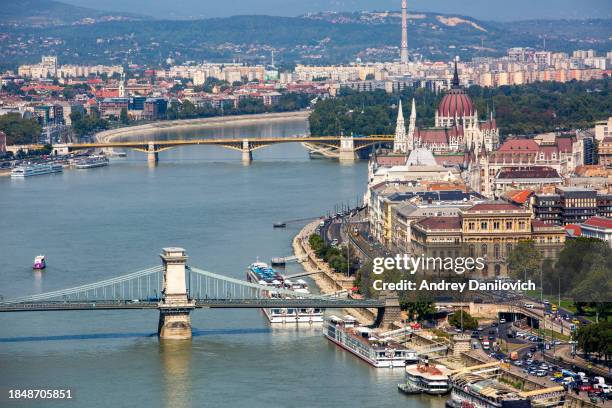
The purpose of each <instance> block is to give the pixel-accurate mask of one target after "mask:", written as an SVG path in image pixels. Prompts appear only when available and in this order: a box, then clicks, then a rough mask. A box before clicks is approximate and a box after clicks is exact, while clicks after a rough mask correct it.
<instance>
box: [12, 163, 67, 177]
mask: <svg viewBox="0 0 612 408" xmlns="http://www.w3.org/2000/svg"><path fill="white" fill-rule="evenodd" d="M63 170H64V168H63V167H62V165H61V164H28V165H24V166H19V167H15V168H14V169H13V170H12V171H11V177H12V178H26V177H33V176H42V175H43V174H51V173H60V172H62V171H63Z"/></svg>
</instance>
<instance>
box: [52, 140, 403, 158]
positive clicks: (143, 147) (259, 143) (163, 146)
mask: <svg viewBox="0 0 612 408" xmlns="http://www.w3.org/2000/svg"><path fill="white" fill-rule="evenodd" d="M393 138H394V137H393V136H392V135H371V136H365V137H353V136H289V137H252V138H248V137H246V138H215V137H213V138H209V139H185V140H150V141H138V140H136V141H117V142H114V141H111V142H100V143H67V144H55V145H53V154H55V155H65V154H68V153H70V152H73V151H75V150H87V149H105V148H127V149H133V150H136V151H141V152H144V153H147V159H148V161H149V162H157V161H158V160H159V155H158V153H159V152H162V151H164V150H168V149H172V148H175V147H180V146H196V145H208V146H211V145H212V146H221V147H225V148H227V149H231V150H237V151H240V152H241V153H242V161H243V162H251V161H252V160H253V154H252V152H253V151H254V150H257V149H261V148H263V147H266V146H270V145H273V144H278V143H306V144H308V145H318V146H325V147H327V148H329V149H332V150H333V151H335V152H337V156H338V158H339V160H340V161H353V160H355V153H356V152H358V151H359V150H361V149H364V148H366V147H369V146H372V145H374V144H378V143H393Z"/></svg>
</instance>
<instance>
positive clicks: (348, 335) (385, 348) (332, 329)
mask: <svg viewBox="0 0 612 408" xmlns="http://www.w3.org/2000/svg"><path fill="white" fill-rule="evenodd" d="M323 335H324V336H325V337H327V339H329V340H330V341H332V342H333V343H334V344H336V345H337V346H340V347H342V348H343V349H345V350H347V351H349V352H351V353H353V354H354V355H356V356H357V357H359V358H360V359H362V360H364V361H365V362H367V363H368V364H370V365H372V366H374V367H376V368H395V367H405V365H406V363H407V362H408V363H412V362H416V361H419V358H418V355H417V352H416V351H414V350H408V349H406V348H405V347H404V346H402V345H401V344H399V343H398V342H396V341H394V340H393V339H392V338H390V337H386V336H385V333H380V332H379V331H377V330H376V329H371V328H369V327H362V326H359V325H357V321H356V319H355V318H354V317H352V316H350V315H347V316H345V317H344V318H343V319H341V318H339V317H337V316H330V317H329V318H327V319H326V320H325V324H324V326H323Z"/></svg>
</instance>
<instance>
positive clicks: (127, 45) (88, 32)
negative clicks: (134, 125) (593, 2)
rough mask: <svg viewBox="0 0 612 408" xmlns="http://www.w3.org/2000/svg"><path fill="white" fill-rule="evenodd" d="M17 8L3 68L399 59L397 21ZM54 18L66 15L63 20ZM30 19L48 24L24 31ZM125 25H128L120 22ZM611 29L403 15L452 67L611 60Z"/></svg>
mask: <svg viewBox="0 0 612 408" xmlns="http://www.w3.org/2000/svg"><path fill="white" fill-rule="evenodd" d="M23 3H29V4H30V6H31V7H33V4H34V3H37V4H40V3H44V4H46V5H47V6H49V7H47V9H46V10H47V11H46V12H45V13H43V11H42V10H40V11H39V12H37V13H38V14H35V15H36V16H37V17H31V18H29V19H25V20H23V21H21V20H19V19H20V17H18V16H20V15H21V16H22V17H21V18H25V17H23V16H27V15H28V14H27V12H25V11H24V10H23V7H25V6H24V4H23ZM20 4H21V6H17V5H16V4H12V5H11V7H8V8H7V9H6V10H3V11H2V13H3V14H0V21H7V18H8V17H7V16H9V15H10V16H11V17H10V18H11V19H13V20H19V21H21V25H20V26H19V27H15V26H6V25H5V26H1V25H0V38H3V41H2V42H0V56H2V57H3V58H2V59H1V61H2V62H0V68H3V67H4V68H7V67H14V66H15V65H17V64H20V63H26V62H35V61H38V60H39V59H40V56H41V55H49V54H52V55H57V56H58V57H59V59H60V61H61V62H62V63H114V64H118V63H121V64H123V63H127V62H130V61H131V62H137V63H145V64H152V65H161V64H163V62H164V61H166V60H168V59H169V58H170V59H171V60H172V62H176V63H183V62H189V61H202V60H208V61H228V60H241V61H246V62H249V63H267V62H269V61H270V57H271V53H272V51H274V52H275V56H276V61H277V64H280V65H281V66H285V67H286V66H291V65H293V64H296V63H303V64H330V63H335V64H337V63H348V62H351V61H355V60H356V59H357V58H359V59H361V60H362V61H390V60H394V59H397V57H398V55H399V48H398V47H399V40H400V13H399V12H354V13H333V12H321V13H311V14H308V15H304V16H300V17H273V16H262V15H253V16H234V17H227V18H214V19H205V20H182V21H174V20H146V21H138V18H136V17H130V16H125V15H123V16H117V15H115V16H109V15H108V14H104V13H103V12H97V11H93V10H88V9H82V8H79V7H73V6H67V5H63V4H62V3H58V2H54V1H51V0H24V1H23V2H22V3H20ZM51 6H53V7H51ZM55 7H57V8H55ZM63 7H68V9H64V8H63ZM52 10H55V12H56V13H60V14H62V16H61V18H60V17H59V16H57V15H54V14H53V13H52ZM19 13H21V14H19ZM96 13H101V14H96ZM85 15H88V16H94V17H87V18H86V17H83V16H85ZM2 16H4V19H3V18H2ZM35 18H37V19H38V20H36V21H39V22H40V21H42V20H44V21H46V22H47V24H44V27H32V26H28V27H26V26H24V25H25V24H26V22H31V21H32V19H35ZM45 18H46V20H45ZM41 19H42V20H41ZM89 19H94V21H90V20H89ZM105 19H106V20H105ZM125 19H132V20H134V21H122V20H125ZM107 20H113V21H107ZM117 20H118V21H117ZM51 21H52V22H54V23H53V24H51V23H49V22H51ZM58 21H64V22H65V23H64V24H60V23H58ZM68 21H72V22H71V23H67V22H68ZM84 22H87V23H89V24H84ZM610 27H612V20H585V21H580V22H578V21H559V22H547V21H539V22H537V23H529V22H527V23H525V22H519V23H516V24H514V23H513V24H508V23H492V22H485V21H479V20H477V19H474V18H471V17H467V16H461V15H448V14H440V13H420V12H414V13H410V14H409V26H408V30H409V34H408V36H409V38H408V45H409V49H410V53H411V54H412V56H413V57H415V58H418V57H420V56H423V57H425V58H430V59H433V60H448V59H450V58H452V57H453V56H455V55H459V56H460V57H462V58H464V59H471V58H472V57H475V56H483V57H484V56H500V55H504V54H505V53H506V50H507V48H510V47H521V46H528V47H540V46H541V44H542V35H544V34H545V33H549V34H546V36H547V49H553V50H558V51H567V52H569V51H572V50H573V49H577V48H595V49H597V50H599V51H607V50H609V49H612V33H610Z"/></svg>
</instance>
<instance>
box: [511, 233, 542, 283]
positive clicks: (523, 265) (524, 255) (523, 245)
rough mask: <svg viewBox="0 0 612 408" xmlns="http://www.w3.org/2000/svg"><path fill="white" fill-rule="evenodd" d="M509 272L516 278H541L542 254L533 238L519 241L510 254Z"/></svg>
mask: <svg viewBox="0 0 612 408" xmlns="http://www.w3.org/2000/svg"><path fill="white" fill-rule="evenodd" d="M507 262H508V272H509V274H510V276H511V277H513V278H515V279H536V278H537V279H539V278H540V277H539V271H540V265H541V263H542V254H541V253H540V251H538V250H537V249H536V247H535V242H533V241H532V240H524V241H519V243H518V244H516V245H515V246H514V248H512V251H510V254H509V255H508V260H507Z"/></svg>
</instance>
